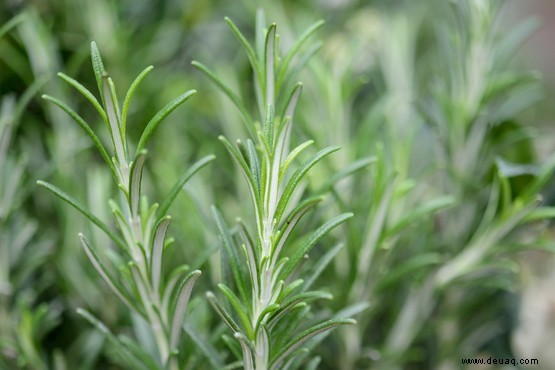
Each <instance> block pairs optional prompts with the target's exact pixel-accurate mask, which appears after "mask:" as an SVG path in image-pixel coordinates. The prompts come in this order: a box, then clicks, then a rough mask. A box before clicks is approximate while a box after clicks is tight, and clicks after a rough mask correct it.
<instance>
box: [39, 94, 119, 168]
mask: <svg viewBox="0 0 555 370" xmlns="http://www.w3.org/2000/svg"><path fill="white" fill-rule="evenodd" d="M42 98H43V99H45V100H48V101H50V102H52V103H54V104H56V105H57V106H58V107H60V108H61V109H62V110H63V111H64V112H66V113H67V114H68V115H69V116H70V117H71V118H73V120H74V121H75V122H77V124H78V125H79V126H81V128H82V129H83V130H84V131H85V133H86V134H87V135H88V136H89V137H90V138H91V140H92V142H93V143H94V146H96V149H98V151H99V152H100V155H101V156H102V158H103V159H104V162H106V164H107V165H108V167H109V168H110V170H111V171H112V174H113V176H114V178H115V179H117V173H116V169H115V167H114V164H113V163H112V160H111V159H110V156H109V155H108V153H107V152H106V149H104V146H103V145H102V143H101V142H100V140H99V139H98V137H97V136H96V134H95V133H94V132H93V130H92V129H91V127H90V126H89V125H88V124H87V122H85V120H84V119H83V118H81V116H79V115H78V114H77V113H76V112H75V111H74V110H73V109H71V108H70V107H69V106H67V105H66V104H65V103H63V102H62V101H60V100H58V99H56V98H53V97H51V96H49V95H43V96H42Z"/></svg>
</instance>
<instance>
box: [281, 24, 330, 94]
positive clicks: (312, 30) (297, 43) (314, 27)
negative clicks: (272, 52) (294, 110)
mask: <svg viewBox="0 0 555 370" xmlns="http://www.w3.org/2000/svg"><path fill="white" fill-rule="evenodd" d="M324 23H325V22H324V21H323V20H319V21H317V22H316V23H314V24H313V25H312V26H310V27H309V28H308V29H307V30H306V31H305V32H304V33H303V34H302V35H301V36H300V37H299V38H298V39H297V40H296V41H295V43H294V44H293V47H291V50H289V52H288V53H287V55H286V56H285V58H283V61H282V62H281V63H280V65H279V72H278V78H277V86H278V88H280V87H281V86H282V83H283V82H284V80H285V75H286V74H287V72H289V71H291V69H290V68H289V64H290V63H291V61H292V60H293V58H294V57H295V56H296V55H297V53H298V52H299V50H300V48H301V47H302V46H303V44H304V43H305V42H306V41H307V40H308V39H309V38H310V36H312V35H313V34H314V33H315V32H316V31H317V30H318V29H320V28H321V27H322V26H323V25H324Z"/></svg>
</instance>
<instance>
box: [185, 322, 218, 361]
mask: <svg viewBox="0 0 555 370" xmlns="http://www.w3.org/2000/svg"><path fill="white" fill-rule="evenodd" d="M183 329H184V330H185V333H187V335H188V336H189V338H191V340H192V341H193V343H194V344H195V345H196V346H197V348H198V349H199V350H200V352H202V354H203V355H204V357H205V358H206V360H207V361H208V362H209V363H210V365H211V366H212V368H214V369H223V368H224V367H225V365H224V360H223V358H222V356H221V355H220V353H219V352H218V351H217V349H216V348H214V346H212V344H211V343H210V342H209V341H208V340H207V339H206V338H204V337H203V336H202V335H201V333H199V332H198V331H197V330H196V329H195V328H194V327H193V326H192V325H190V324H188V323H185V324H184V325H183Z"/></svg>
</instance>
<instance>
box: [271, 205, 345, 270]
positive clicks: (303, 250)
mask: <svg viewBox="0 0 555 370" xmlns="http://www.w3.org/2000/svg"><path fill="white" fill-rule="evenodd" d="M351 217H353V214H352V213H343V214H341V215H339V216H337V217H335V218H333V219H331V220H330V221H328V222H326V223H325V224H324V225H322V226H320V227H319V228H318V229H317V230H316V231H315V232H314V233H313V234H312V235H311V236H310V238H309V239H308V240H307V241H306V242H305V243H304V244H303V245H302V246H301V247H300V248H298V249H297V250H295V252H294V254H293V256H292V257H291V260H290V261H289V263H287V265H286V266H285V268H284V269H283V271H282V273H281V274H282V275H281V276H283V277H284V278H286V277H288V276H289V275H290V274H291V272H292V271H293V269H294V268H295V267H296V266H297V265H298V264H299V262H301V260H302V258H303V256H304V255H305V254H307V253H308V252H310V250H311V249H312V248H313V247H314V246H315V245H316V243H318V242H319V241H320V239H322V238H323V237H324V236H325V235H326V234H327V233H328V232H330V230H331V229H333V228H335V227H336V226H338V225H340V224H342V223H343V222H345V221H346V220H348V219H349V218H351Z"/></svg>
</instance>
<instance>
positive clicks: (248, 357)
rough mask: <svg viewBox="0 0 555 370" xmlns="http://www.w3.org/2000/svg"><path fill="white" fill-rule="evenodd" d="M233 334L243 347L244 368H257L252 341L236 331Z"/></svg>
mask: <svg viewBox="0 0 555 370" xmlns="http://www.w3.org/2000/svg"><path fill="white" fill-rule="evenodd" d="M233 336H234V337H235V339H237V341H239V344H240V345H241V349H242V350H243V368H244V369H245V370H255V367H254V360H253V352H254V349H252V348H251V343H250V342H249V340H248V339H247V337H245V336H244V335H243V334H241V333H234V334H233Z"/></svg>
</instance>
